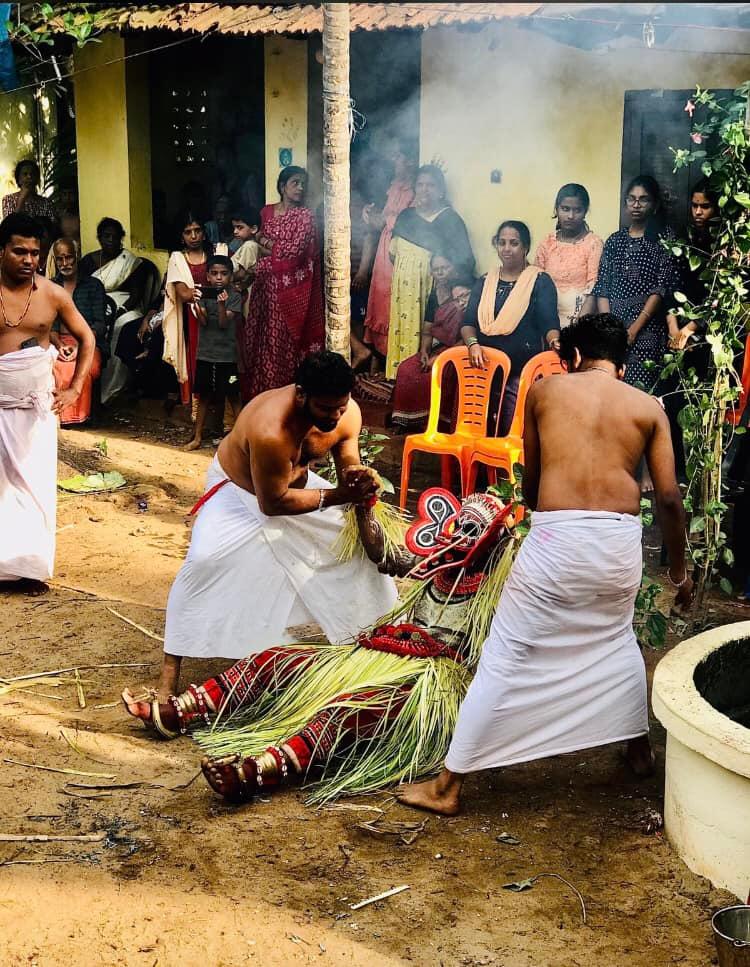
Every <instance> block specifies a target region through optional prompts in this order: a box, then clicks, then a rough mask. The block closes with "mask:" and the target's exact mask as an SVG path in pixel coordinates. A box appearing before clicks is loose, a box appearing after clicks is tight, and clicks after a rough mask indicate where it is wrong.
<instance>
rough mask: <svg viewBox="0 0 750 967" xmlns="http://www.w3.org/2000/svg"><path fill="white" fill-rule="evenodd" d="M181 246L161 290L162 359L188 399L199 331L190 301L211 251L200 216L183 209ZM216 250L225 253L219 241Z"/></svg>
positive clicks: (194, 298) (184, 399)
mask: <svg viewBox="0 0 750 967" xmlns="http://www.w3.org/2000/svg"><path fill="white" fill-rule="evenodd" d="M179 225H180V239H181V243H182V249H181V251H178V252H172V254H171V255H170V256H169V265H168V266H167V281H166V286H165V290H164V321H163V322H162V327H163V330H164V361H165V362H167V363H169V365H170V366H173V367H174V370H175V372H176V373H177V381H178V382H179V384H180V394H181V397H182V402H183V403H189V402H190V397H191V394H192V388H193V380H194V379H195V361H196V353H197V351H198V334H199V332H200V329H199V323H198V317H197V316H196V314H195V312H194V311H193V303H194V302H196V301H197V300H198V299H199V298H200V287H201V286H202V285H205V284H206V264H207V260H208V256H209V255H211V254H212V253H213V251H214V246H212V245H211V242H209V240H208V238H207V237H206V232H205V229H204V227H203V222H202V220H201V219H200V218H199V217H197V216H196V215H194V214H193V213H192V212H190V211H188V212H185V214H184V216H183V217H182V218H181V219H180V221H179ZM216 253H217V254H219V255H226V254H227V247H226V245H223V244H221V243H219V244H218V245H217V246H216Z"/></svg>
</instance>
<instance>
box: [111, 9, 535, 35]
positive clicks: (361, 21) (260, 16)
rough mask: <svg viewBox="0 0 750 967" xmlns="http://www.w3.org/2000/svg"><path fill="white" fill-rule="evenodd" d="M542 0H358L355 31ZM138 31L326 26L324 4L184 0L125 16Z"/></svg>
mask: <svg viewBox="0 0 750 967" xmlns="http://www.w3.org/2000/svg"><path fill="white" fill-rule="evenodd" d="M543 6H544V4H541V3H439V2H438V3H352V4H350V5H349V10H350V22H351V29H352V30H383V29H386V28H404V27H410V28H418V29H425V28H427V27H436V26H439V25H440V24H443V25H455V24H464V23H483V22H487V21H490V20H503V19H505V18H507V17H511V18H519V17H528V16H530V15H532V14H534V13H536V12H537V11H538V10H540V9H541V7H543ZM119 22H120V25H121V26H122V27H128V28H130V29H135V30H155V29H161V30H176V31H181V32H193V31H196V32H198V33H207V32H211V31H216V32H218V33H222V34H256V33H262V34H266V33H285V34H308V33H312V32H314V31H320V30H322V28H323V11H322V10H321V7H320V5H319V4H303V3H298V4H286V5H281V4H279V5H276V6H270V5H268V6H258V5H254V4H223V3H180V4H175V5H174V6H173V7H170V8H168V9H161V10H159V9H156V10H154V9H150V10H149V9H143V8H140V9H139V8H135V9H133V8H131V9H130V10H128V11H127V12H123V15H122V16H121V18H119Z"/></svg>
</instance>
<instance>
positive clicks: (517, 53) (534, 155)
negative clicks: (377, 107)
mask: <svg viewBox="0 0 750 967" xmlns="http://www.w3.org/2000/svg"><path fill="white" fill-rule="evenodd" d="M748 77H750V57H749V56H726V55H721V56H717V55H705V54H694V53H679V52H669V51H664V50H657V49H653V50H646V49H645V48H644V50H643V51H633V50H621V51H616V52H609V53H607V54H606V55H601V54H594V53H590V52H586V51H580V50H576V49H573V48H569V47H564V46H562V45H560V44H557V43H555V42H553V41H552V40H548V39H547V38H544V37H540V36H538V35H535V34H533V33H532V32H531V31H529V30H523V29H522V28H519V27H513V26H512V25H508V24H500V23H498V24H491V25H488V26H487V27H485V28H483V29H482V30H481V31H478V32H466V31H461V30H457V29H453V28H437V29H434V30H428V31H426V32H425V34H424V37H423V40H422V103H421V141H420V144H421V161H422V163H426V162H428V161H432V160H434V159H440V160H441V161H442V162H443V163H444V169H445V173H446V179H447V182H448V189H449V193H450V198H451V200H452V202H453V204H454V206H455V208H456V210H457V211H458V212H459V214H460V215H461V216H462V217H463V218H464V220H465V221H466V224H467V226H468V229H469V235H470V236H471V239H472V243H473V245H474V250H475V254H476V256H477V262H478V265H479V266H480V267H481V269H482V271H486V270H487V268H489V266H490V265H491V264H493V263H494V253H493V251H492V249H491V246H490V238H491V237H492V235H493V233H494V231H495V229H496V228H497V225H498V224H499V222H500V221H502V220H503V219H506V218H520V219H522V220H523V221H525V222H526V223H527V224H528V225H529V227H530V229H531V233H532V239H533V240H534V241H535V242H538V241H540V240H541V239H542V238H543V237H544V236H545V235H546V234H547V233H548V232H549V231H550V230H551V229H552V227H553V222H552V219H551V217H550V216H551V213H552V205H553V202H554V199H555V194H556V192H557V189H558V188H559V187H560V186H561V185H563V184H564V183H565V182H568V181H577V182H581V183H583V184H584V185H586V187H587V188H588V190H589V193H590V195H591V200H592V210H591V214H590V218H589V224H590V225H591V227H592V229H593V230H594V231H595V232H597V233H598V234H600V235H602V236H604V237H606V236H607V235H608V234H609V233H611V232H612V231H614V230H616V228H617V227H618V220H619V210H620V209H619V191H620V162H621V152H622V124H623V95H624V92H625V91H626V90H649V89H658V88H664V89H676V90H679V89H688V90H689V89H691V88H693V87H694V86H695V85H696V84H700V85H701V86H703V87H734V86H736V85H737V84H739V83H741V82H742V81H744V80H746V79H747V78H748ZM493 169H500V171H501V172H502V181H501V183H500V184H492V183H491V182H490V172H491V171H492V170H493ZM532 251H533V248H532Z"/></svg>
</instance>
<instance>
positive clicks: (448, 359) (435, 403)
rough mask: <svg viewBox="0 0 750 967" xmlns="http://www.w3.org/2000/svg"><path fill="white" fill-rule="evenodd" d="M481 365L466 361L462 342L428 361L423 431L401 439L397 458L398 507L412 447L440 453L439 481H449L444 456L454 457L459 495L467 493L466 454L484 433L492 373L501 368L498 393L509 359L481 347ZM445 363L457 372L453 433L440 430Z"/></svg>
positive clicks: (403, 497) (403, 504)
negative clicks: (426, 415) (426, 412)
mask: <svg viewBox="0 0 750 967" xmlns="http://www.w3.org/2000/svg"><path fill="white" fill-rule="evenodd" d="M484 356H485V359H486V361H487V362H486V368H485V369H475V368H474V367H473V366H472V365H471V363H470V362H469V351H468V350H467V349H466V347H465V346H454V347H453V348H452V349H446V350H445V351H444V352H442V353H440V355H439V356H438V358H437V359H436V360H435V362H434V363H433V364H432V382H431V387H430V415H429V418H428V420H427V430H426V431H425V432H424V433H412V434H410V435H409V436H407V437H406V439H405V440H404V454H403V457H402V462H401V500H400V507H401V509H402V510H403V509H404V508H405V507H406V497H407V493H408V490H409V475H410V473H411V461H412V456H413V455H414V452H415V451H421V452H422V453H436V454H439V455H440V456H442V457H443V466H442V470H443V474H442V479H443V485H444V486H446V484H450V474H449V472H448V471H449V464H448V458H449V457H455V459H456V460H457V461H458V465H459V468H460V471H461V495H462V496H463V497H465V496H467V494H468V493H469V491H468V490H467V489H466V488H467V485H468V479H469V458H470V456H471V450H472V445H473V443H474V441H475V440H476V439H478V438H479V437H483V436H484V435H485V434H486V433H487V414H488V413H489V409H490V391H491V389H492V382H493V379H494V376H495V373H496V371H497V370H498V369H500V370H502V374H503V382H502V388H501V391H502V393H504V392H505V384H506V382H507V380H508V373H509V372H510V359H509V358H508V357H507V355H506V354H505V353H504V352H501V351H500V350H499V349H490V348H487V347H485V348H484ZM446 366H455V368H456V374H457V376H458V416H457V420H456V429H455V431H454V432H453V433H440V432H439V431H438V421H439V419H440V399H441V396H442V389H441V382H442V379H443V372H444V371H445V368H446Z"/></svg>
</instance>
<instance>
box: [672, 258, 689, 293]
mask: <svg viewBox="0 0 750 967" xmlns="http://www.w3.org/2000/svg"><path fill="white" fill-rule="evenodd" d="M680 251H682V250H680ZM674 298H675V302H680V303H683V302H687V296H686V295H685V293H684V292H675V294H674Z"/></svg>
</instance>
